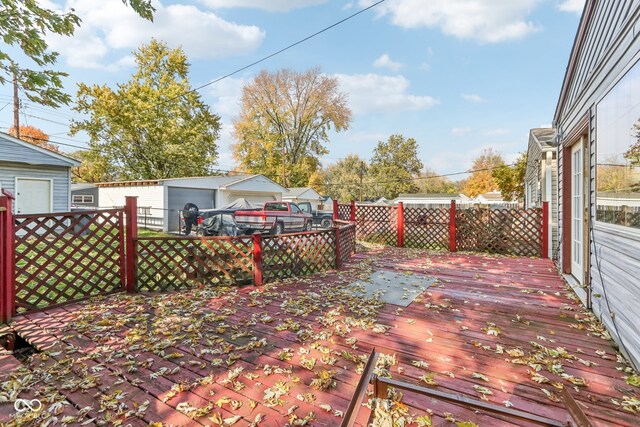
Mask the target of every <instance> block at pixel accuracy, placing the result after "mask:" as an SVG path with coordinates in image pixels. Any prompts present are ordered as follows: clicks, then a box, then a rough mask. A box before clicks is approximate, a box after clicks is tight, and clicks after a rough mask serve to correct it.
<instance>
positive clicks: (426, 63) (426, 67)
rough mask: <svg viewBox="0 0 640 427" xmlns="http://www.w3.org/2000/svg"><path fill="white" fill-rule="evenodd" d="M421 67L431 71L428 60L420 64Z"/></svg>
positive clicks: (423, 69)
mask: <svg viewBox="0 0 640 427" xmlns="http://www.w3.org/2000/svg"><path fill="white" fill-rule="evenodd" d="M420 69H421V70H422V71H431V64H429V63H428V62H423V63H422V64H420Z"/></svg>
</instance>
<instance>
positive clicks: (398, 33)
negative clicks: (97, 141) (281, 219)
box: [0, 0, 584, 174]
mask: <svg viewBox="0 0 640 427" xmlns="http://www.w3.org/2000/svg"><path fill="white" fill-rule="evenodd" d="M39 3H40V4H42V5H46V6H48V7H51V8H54V9H57V10H68V9H69V8H73V9H74V10H75V13H76V14H77V15H78V16H79V17H80V18H81V19H82V24H81V27H80V28H79V29H77V30H76V32H75V34H74V36H72V37H60V36H48V37H47V40H48V42H49V43H50V46H51V48H52V49H53V50H55V51H57V52H59V53H60V57H59V60H58V63H57V64H56V66H55V68H56V69H58V70H62V71H65V72H67V73H68V74H69V77H68V78H66V79H65V80H64V85H65V90H66V91H67V92H68V93H70V94H71V95H73V97H75V93H76V90H77V84H78V83H81V82H82V83H86V84H100V85H103V84H106V85H108V86H111V87H114V88H115V86H116V84H117V83H123V82H126V81H127V80H129V79H130V77H131V75H132V74H133V73H134V71H135V70H134V64H133V61H132V51H134V50H135V49H137V48H138V47H139V46H140V45H141V44H143V43H147V42H149V40H151V38H152V37H154V38H157V39H159V40H163V41H165V42H166V43H167V44H168V45H169V46H171V47H178V46H180V47H182V48H183V49H184V50H185V52H186V53H187V55H188V57H189V61H190V63H191V68H190V80H191V84H192V86H194V87H197V86H200V85H203V84H205V83H208V82H211V81H212V80H215V79H217V78H219V77H221V76H224V75H226V74H229V73H232V72H233V71H235V70H238V69H240V68H242V67H244V66H246V65H248V64H250V63H252V62H254V61H256V60H259V59H261V58H263V57H265V56H267V55H269V54H271V53H273V52H275V51H278V50H279V49H281V48H283V47H285V46H288V45H290V44H291V43H294V42H296V41H298V40H301V39H303V38H305V37H307V36H308V35H310V34H312V33H314V32H316V31H319V30H321V29H323V28H325V27H327V26H329V25H332V24H334V23H336V22H338V21H340V20H342V19H344V18H346V17H348V16H349V15H351V14H354V13H356V12H358V11H359V10H362V9H364V8H366V7H368V6H371V5H372V4H373V3H375V1H374V0H354V1H344V0H177V1H169V0H161V1H159V0H153V3H154V6H155V8H156V13H155V18H154V22H153V23H151V22H148V21H145V20H143V19H142V18H140V17H138V16H137V15H136V14H135V13H134V12H133V11H132V10H131V9H130V8H128V7H126V6H125V5H123V2H122V0H100V1H95V0H67V1H66V2H65V1H58V2H56V1H53V0H46V1H39ZM583 6H584V0H386V1H384V2H382V3H381V4H379V5H376V6H374V7H372V8H371V9H369V10H367V11H365V12H363V13H361V14H359V15H358V16H356V17H354V18H352V19H350V20H348V21H346V22H344V23H342V24H340V25H338V26H336V27H334V28H332V29H330V30H328V31H326V32H324V33H322V34H321V35H319V36H317V37H314V38H312V39H311V40H309V41H306V42H304V43H302V44H300V45H298V46H296V47H293V48H291V49H289V50H287V51H285V52H284V53H282V54H279V55H277V56H275V57H273V58H270V59H268V60H266V61H264V62H262V63H260V64H259V65H257V66H255V67H251V68H249V69H247V70H244V71H242V72H240V73H237V74H235V75H233V76H232V77H229V78H225V79H223V80H221V81H219V82H217V83H215V84H212V85H210V86H207V87H206V88H204V89H202V90H201V91H200V94H201V96H202V99H203V100H204V101H205V102H206V103H207V104H209V105H210V106H211V109H212V111H213V112H214V113H216V114H218V115H219V116H220V117H221V119H222V129H221V133H220V139H219V154H220V156H219V160H218V166H219V167H220V168H221V169H234V168H235V167H236V164H235V162H234V160H233V157H232V155H231V151H230V144H232V143H233V142H234V139H233V134H232V129H233V124H232V123H233V119H234V117H236V116H237V115H238V113H239V99H240V94H241V90H242V86H243V84H245V83H246V82H249V81H251V79H252V78H253V77H254V76H255V75H256V74H257V73H258V72H259V71H260V70H262V69H267V70H270V71H275V70H278V69H282V68H290V69H293V70H296V71H305V70H307V69H309V68H313V67H320V69H321V71H322V72H323V73H325V74H327V75H330V76H333V77H336V78H337V79H338V81H339V84H340V90H341V91H343V92H345V93H347V95H348V99H349V105H350V108H351V109H352V111H353V121H352V123H351V126H350V128H349V129H348V130H347V131H344V132H340V133H332V134H331V135H330V141H329V143H328V144H327V148H328V149H329V151H330V153H329V154H328V155H326V156H325V157H323V158H322V163H323V164H324V165H325V166H326V165H329V164H331V163H335V162H336V161H338V160H339V159H341V158H344V157H345V156H346V155H348V154H351V153H355V154H358V155H360V156H361V157H362V158H364V159H370V158H371V156H372V153H373V150H374V148H375V146H376V144H377V143H378V141H381V140H386V139H387V138H388V137H389V136H390V135H392V134H402V135H404V136H405V137H411V138H414V139H415V140H416V141H417V142H418V145H419V153H418V155H419V158H420V160H421V161H422V162H423V164H424V165H425V166H426V167H428V168H430V169H432V170H434V171H436V172H438V173H443V174H444V173H455V172H460V171H465V170H467V169H469V168H470V167H471V164H472V161H473V158H474V157H476V156H477V155H478V154H479V153H481V152H482V150H483V149H485V148H488V147H491V148H493V149H495V150H497V151H498V152H500V153H501V154H502V155H503V157H504V158H505V160H507V161H508V162H511V161H513V160H515V158H516V157H517V155H518V153H520V152H522V151H526V149H527V142H528V133H529V129H531V128H535V127H548V126H550V125H551V120H552V118H553V113H554V110H555V106H556V102H557V100H558V96H559V93H560V89H561V85H562V80H563V77H564V73H565V69H566V66H567V63H568V60H569V55H570V52H571V47H572V45H573V40H574V37H575V33H576V30H577V27H578V23H579V20H580V14H581V12H582V9H583ZM4 48H5V47H4V46H3V48H2V49H0V50H3V49H4ZM9 52H10V53H11V54H13V55H15V56H16V57H19V54H18V53H16V51H15V50H14V51H12V50H9ZM12 93H13V92H12V87H11V86H9V85H5V86H0V130H1V131H6V130H7V128H8V127H10V126H11V124H12V121H13V113H12V104H11V102H12V101H11V96H12ZM73 118H76V119H77V118H80V116H78V114H77V113H76V112H74V111H73V110H71V108H70V107H61V108H59V109H57V110H56V109H51V108H49V107H42V106H40V105H37V104H33V103H30V102H28V101H27V100H23V101H22V113H21V115H20V120H21V124H23V125H24V124H28V125H32V126H36V127H38V128H40V129H42V130H44V131H45V132H46V133H47V134H49V135H50V138H51V140H52V141H54V142H55V141H57V142H63V143H68V144H71V145H77V146H86V141H87V137H86V135H83V134H79V135H76V136H75V137H73V138H71V137H70V136H69V135H68V129H69V128H68V126H69V121H70V120H71V119H73ZM60 148H61V149H62V150H63V151H67V152H68V151H74V150H75V149H74V148H71V147H68V146H62V145H60Z"/></svg>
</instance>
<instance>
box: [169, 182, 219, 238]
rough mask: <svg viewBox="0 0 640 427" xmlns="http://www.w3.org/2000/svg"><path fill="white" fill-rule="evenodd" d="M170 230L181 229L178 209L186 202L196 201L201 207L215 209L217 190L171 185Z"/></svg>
mask: <svg viewBox="0 0 640 427" xmlns="http://www.w3.org/2000/svg"><path fill="white" fill-rule="evenodd" d="M168 190H169V191H168V197H169V199H168V202H169V203H168V204H167V205H168V206H167V207H168V208H169V231H179V230H180V217H179V213H178V211H180V210H182V208H183V207H184V205H185V204H187V203H195V204H196V206H198V208H200V209H213V208H214V207H215V199H216V190H205V189H202V188H181V187H169V189H168Z"/></svg>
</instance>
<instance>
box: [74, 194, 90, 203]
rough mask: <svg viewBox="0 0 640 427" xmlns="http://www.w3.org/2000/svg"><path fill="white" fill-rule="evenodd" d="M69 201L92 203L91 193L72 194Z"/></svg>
mask: <svg viewBox="0 0 640 427" xmlns="http://www.w3.org/2000/svg"><path fill="white" fill-rule="evenodd" d="M71 203H93V195H91V194H74V195H73V196H71Z"/></svg>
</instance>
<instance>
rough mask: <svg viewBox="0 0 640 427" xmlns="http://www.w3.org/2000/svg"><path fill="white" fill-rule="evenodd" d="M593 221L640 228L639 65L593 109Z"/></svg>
mask: <svg viewBox="0 0 640 427" xmlns="http://www.w3.org/2000/svg"><path fill="white" fill-rule="evenodd" d="M596 114H597V116H596V126H597V129H596V141H597V147H596V148H597V153H596V154H597V161H596V220H597V221H600V222H606V223H609V224H617V225H622V226H626V227H632V228H637V229H640V65H639V64H636V65H634V67H633V68H632V69H631V70H630V71H629V72H628V73H627V74H626V75H625V76H624V77H623V78H622V79H621V80H620V81H619V82H618V83H617V84H616V85H615V86H614V88H613V89H612V90H611V91H610V92H609V93H608V94H607V95H606V96H605V97H604V99H602V101H600V103H599V104H598V106H597V110H596Z"/></svg>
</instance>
